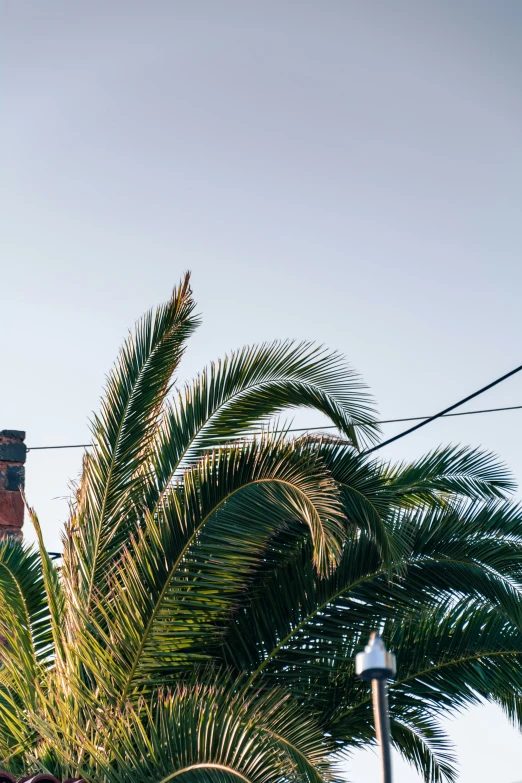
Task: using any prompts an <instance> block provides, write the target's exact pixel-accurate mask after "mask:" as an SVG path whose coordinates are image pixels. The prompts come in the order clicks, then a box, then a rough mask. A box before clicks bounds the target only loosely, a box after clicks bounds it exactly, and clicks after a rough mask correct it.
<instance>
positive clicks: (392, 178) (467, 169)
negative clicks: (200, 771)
mask: <svg viewBox="0 0 522 783" xmlns="http://www.w3.org/2000/svg"><path fill="white" fill-rule="evenodd" d="M521 36H522V3H520V2H519V0H490V1H489V2H483V0H460V2H459V3H455V2H449V1H446V0H437V2H432V1H431V0H424V1H423V2H418V0H394V2H393V3H391V2H389V0H381V1H378V0H365V2H356V1H355V0H327V1H326V2H320V1H319V0H315V1H314V2H310V0H290V1H289V0H262V2H261V0H251V1H250V0H237V1H235V0H219V2H213V1H212V0H191V2H185V1H183V0H148V1H147V2H142V1H141V0H140V1H139V2H137V0H74V2H70V0H39V2H35V0H0V105H1V112H2V123H1V128H0V135H1V139H0V156H1V171H2V176H1V179H0V247H1V257H0V312H1V324H2V327H1V331H0V345H1V352H2V364H1V367H2V372H1V375H0V377H1V382H0V428H17V429H24V430H26V431H27V444H28V446H29V447H31V446H44V445H62V444H75V443H80V444H81V443H85V442H87V441H88V439H89V429H88V419H89V416H90V415H91V413H92V411H93V410H95V409H96V407H97V404H98V400H99V396H100V393H101V390H102V387H103V383H104V378H105V374H106V373H107V371H108V370H109V368H110V366H111V363H112V361H113V359H114V357H115V354H116V351H117V349H118V346H119V345H120V343H121V341H122V339H123V338H124V336H125V334H126V332H127V330H128V329H129V328H130V327H131V326H132V324H133V322H134V321H135V319H136V318H137V317H139V316H140V314H141V313H142V312H143V311H145V310H146V309H148V308H149V307H151V306H153V305H155V304H157V303H159V302H161V301H163V300H165V299H166V298H167V297H168V296H169V293H170V291H171V289H172V287H173V286H174V284H175V283H176V282H177V281H178V280H179V278H180V276H181V275H182V274H183V272H184V271H185V270H187V269H190V270H192V275H193V277H192V280H193V289H194V293H195V296H196V299H197V301H198V309H199V312H200V313H201V314H202V317H203V324H202V326H201V327H200V329H199V331H198V332H197V334H196V335H195V336H194V337H193V339H192V344H191V346H190V349H189V351H188V353H187V355H186V357H185V359H184V360H183V365H182V370H181V376H182V377H192V375H194V374H195V373H196V372H197V371H198V369H200V368H201V367H203V366H204V365H205V364H206V363H207V362H208V361H209V360H210V359H212V358H217V357H219V356H222V355H223V354H224V353H225V352H226V351H228V350H230V349H232V348H234V347H238V346H241V345H244V344H247V343H252V342H257V341H261V340H266V339H273V338H283V337H293V338H297V339H313V340H316V341H317V342H319V343H324V344H326V345H327V346H329V347H331V348H336V349H339V350H340V351H342V352H343V353H344V354H345V355H346V357H347V358H348V360H349V361H350V363H351V364H352V365H353V366H354V367H355V368H356V369H357V370H358V371H359V372H360V373H361V374H362V376H363V377H364V379H365V380H366V382H367V383H368V385H369V386H370V387H371V389H372V392H373V394H374V395H375V398H376V400H377V402H378V407H379V412H380V414H381V416H382V417H383V418H394V417H404V416H415V415H428V414H431V413H433V412H435V411H437V410H440V409H441V408H443V407H445V406H447V405H450V404H451V403H452V402H454V401H456V400H458V399H460V398H462V397H464V396H466V395H467V394H469V393H471V392H472V391H474V390H475V389H477V388H479V387H481V386H483V385H485V384H486V383H488V382H490V381H492V380H494V379H495V378H497V377H498V376H500V375H502V374H504V373H506V372H508V371H509V370H510V369H512V368H513V367H515V366H517V365H519V364H521V363H522V362H521V359H522V351H521V347H520V334H521V326H522V311H521V308H520V290H521V283H522V271H521V264H520V248H521V245H522V221H521V220H520V208H521V198H522V144H521V124H522V47H521V46H520V41H521V40H522V37H521ZM518 404H522V374H521V375H520V376H514V377H513V378H511V379H510V380H508V381H506V382H505V383H504V384H502V385H501V386H499V387H497V388H496V389H494V390H492V391H490V392H488V393H487V394H486V395H484V396H483V397H481V398H480V399H479V400H477V401H474V403H470V404H469V405H468V406H467V408H468V409H473V408H477V407H494V406H502V405H518ZM295 420H296V422H297V423H298V424H299V425H300V426H314V425H318V424H321V423H322V421H321V419H320V418H319V417H318V416H314V415H313V414H311V413H307V414H304V413H299V414H297V415H296V419H295ZM400 426H401V425H394V426H391V425H390V426H387V427H386V428H385V430H384V434H385V435H386V436H390V435H392V434H395V432H398V431H399V427H400ZM402 426H404V425H402ZM521 431H522V411H513V412H505V413H496V414H489V415H483V416H469V417H462V418H451V419H447V420H445V421H438V422H436V423H434V424H432V425H430V426H428V427H425V428H424V429H422V430H421V431H420V432H419V433H416V434H414V435H412V436H410V437H408V438H405V439H404V440H401V441H399V442H398V443H396V444H393V445H392V446H390V447H388V448H387V449H386V451H384V450H383V452H382V454H383V456H384V455H385V456H387V457H389V458H390V459H392V460H398V459H411V458H414V457H416V456H418V455H420V454H422V453H424V452H425V451H427V450H429V449H432V448H435V447H436V446H438V445H440V444H447V443H463V444H471V445H476V446H480V447H482V448H484V449H487V450H491V451H494V452H495V453H496V454H497V455H498V456H499V458H500V459H502V460H503V461H505V462H506V463H507V464H508V465H509V466H510V467H511V469H512V471H513V473H514V474H515V476H516V478H517V479H518V480H519V481H520V480H521V479H522V455H521V451H520V435H521ZM81 453H82V452H81V449H76V450H74V449H71V450H63V451H30V452H29V454H28V458H27V482H26V490H27V495H28V498H29V501H30V502H31V504H33V505H34V506H35V507H36V509H37V511H38V513H39V515H40V518H41V522H42V525H43V529H44V534H45V539H46V542H47V544H48V546H49V548H50V549H59V547H60V539H59V531H60V529H61V526H62V524H63V521H64V520H65V518H66V516H67V497H68V492H69V486H70V482H71V480H74V479H75V478H76V477H77V476H78V472H79V469H80V461H81ZM26 536H27V538H28V539H29V540H32V533H31V531H30V529H29V526H28V525H27V526H26ZM447 728H448V730H449V732H450V734H451V736H452V738H453V739H454V740H455V742H456V744H457V749H458V753H459V758H460V762H461V768H460V769H461V777H460V781H461V783H471V781H473V783H491V780H495V782H496V783H515V782H516V781H519V780H522V738H521V737H520V735H519V734H518V733H517V732H516V731H515V730H514V729H513V728H512V727H511V726H510V725H509V724H508V722H507V720H506V719H505V718H504V717H503V716H502V715H501V713H500V712H499V711H497V710H496V708H493V707H489V706H479V707H476V708H474V709H473V710H471V711H468V712H467V713H465V714H463V715H461V716H458V717H457V718H456V719H454V720H452V721H451V722H448V724H447ZM395 771H396V778H397V779H398V780H399V779H400V780H401V783H418V781H419V780H420V779H419V778H418V777H417V776H416V775H415V774H414V772H412V771H411V770H409V768H407V767H405V766H402V765H401V763H400V762H399V760H397V759H396V761H395ZM346 777H347V780H348V779H349V780H352V781H354V783H363V781H364V783H367V781H370V780H378V761H377V759H376V757H375V754H374V753H373V752H372V751H365V752H360V753H357V754H356V755H355V756H354V757H353V759H352V761H351V762H350V763H349V764H348V765H347V767H346Z"/></svg>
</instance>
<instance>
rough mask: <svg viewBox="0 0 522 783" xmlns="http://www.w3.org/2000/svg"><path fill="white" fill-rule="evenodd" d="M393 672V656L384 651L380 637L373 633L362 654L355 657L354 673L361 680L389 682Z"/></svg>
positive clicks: (394, 670)
mask: <svg viewBox="0 0 522 783" xmlns="http://www.w3.org/2000/svg"><path fill="white" fill-rule="evenodd" d="M395 672H396V662H395V655H394V654H393V653H391V652H388V651H387V650H386V647H385V646H384V642H383V640H382V637H381V636H380V635H379V634H378V633H377V632H376V631H374V632H373V633H372V634H371V636H370V641H369V643H368V644H367V645H366V647H365V648H364V652H360V653H357V655H356V656H355V673H356V674H357V676H358V677H361V678H362V679H363V680H390V679H392V678H393V677H395Z"/></svg>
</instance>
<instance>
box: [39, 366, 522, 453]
mask: <svg viewBox="0 0 522 783" xmlns="http://www.w3.org/2000/svg"><path fill="white" fill-rule="evenodd" d="M497 383H498V381H497ZM486 388H490V387H486ZM478 393H479V392H477V394H478ZM468 399H470V398H468ZM462 404H463V403H462V402H460V403H457V405H462ZM453 407H454V406H453ZM453 407H452V408H448V410H452V409H453ZM519 410H522V405H507V406H505V407H503V408H482V409H481V410H477V411H460V412H459V413H437V414H436V415H435V416H409V417H406V418H403V419H381V421H378V422H376V424H398V423H400V422H403V421H421V422H422V424H420V425H417V426H416V427H412V428H410V429H409V430H406V431H405V432H403V433H399V435H396V436H395V438H391V439H390V440H385V441H383V443H380V444H379V445H378V446H376V447H375V448H374V449H371V451H375V449H376V448H381V446H384V445H386V444H387V443H390V442H391V440H397V438H399V437H400V438H402V437H403V436H404V435H407V434H408V433H409V432H412V431H413V430H414V429H418V427H422V426H423V424H428V422H430V421H433V420H434V419H437V418H444V419H446V418H448V419H449V418H451V417H452V416H474V415H476V414H478V413H497V412H499V411H519ZM336 429H337V427H336V426H335V424H332V425H329V424H328V425H326V426H325V427H293V428H291V429H289V430H275V432H314V431H316V430H320V431H321V432H322V431H323V430H336ZM91 447H92V443H73V444H70V445H65V446H31V448H28V449H27V451H43V450H48V449H89V448H91ZM366 453H368V452H366Z"/></svg>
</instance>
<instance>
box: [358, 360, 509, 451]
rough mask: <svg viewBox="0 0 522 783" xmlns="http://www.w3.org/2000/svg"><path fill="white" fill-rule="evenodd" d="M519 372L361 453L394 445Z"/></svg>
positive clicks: (484, 387) (493, 383)
mask: <svg viewBox="0 0 522 783" xmlns="http://www.w3.org/2000/svg"><path fill="white" fill-rule="evenodd" d="M520 370H522V364H521V365H519V366H518V367H515V369H514V370H511V371H510V372H507V373H506V374H505V375H502V376H501V377H500V378H497V380H496V381H493V382H492V383H488V385H487V386H483V387H482V389H479V390H478V391H476V392H473V394H469V395H468V396H467V397H464V399H462V400H459V402H456V403H455V404H454V405H450V406H449V408H444V410H442V411H440V412H439V413H436V414H435V415H434V416H429V418H427V419H425V420H424V421H421V422H420V424H415V425H414V426H413V427H409V428H408V429H407V430H404V432H399V434H398V435H394V436H393V438H388V440H383V442H382V443H378V444H377V445H376V446H373V447H372V448H371V449H367V450H366V451H365V452H363V453H364V454H371V453H372V452H373V451H377V450H378V449H382V448H383V446H388V445H389V444H390V443H394V442H395V441H396V440H400V438H405V437H406V435H410V434H411V433H412V432H415V430H419V429H420V428H421V427H425V426H426V424H430V422H432V421H435V419H440V418H441V417H442V416H447V415H448V414H449V412H450V411H454V410H455V408H459V407H460V406H461V405H464V403H466V402H469V401H470V400H473V399H474V398H475V397H478V396H479V394H483V393H484V392H486V391H488V389H492V388H493V386H497V385H498V384H499V383H502V381H505V380H507V378H511V376H512V375H515V374H516V373H517V372H520Z"/></svg>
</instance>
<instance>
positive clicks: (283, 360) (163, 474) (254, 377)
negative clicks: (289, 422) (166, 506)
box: [153, 341, 378, 497]
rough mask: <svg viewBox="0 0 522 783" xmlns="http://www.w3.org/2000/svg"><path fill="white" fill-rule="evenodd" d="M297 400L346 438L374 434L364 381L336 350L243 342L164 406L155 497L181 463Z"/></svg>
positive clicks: (249, 429)
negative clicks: (332, 425) (322, 416)
mask: <svg viewBox="0 0 522 783" xmlns="http://www.w3.org/2000/svg"><path fill="white" fill-rule="evenodd" d="M297 407H306V408H314V409H316V410H318V411H320V412H321V413H323V414H325V415H326V416H328V418H329V419H330V420H331V421H332V422H333V423H334V424H335V425H336V426H337V427H338V428H339V430H340V431H341V432H342V433H344V435H345V436H346V437H347V438H349V439H350V441H351V442H352V443H353V444H354V445H357V444H358V443H359V442H361V443H367V442H374V440H375V437H376V435H377V433H378V425H377V424H376V422H375V410H374V408H373V404H372V400H371V398H370V396H369V394H368V392H367V391H366V387H365V385H364V384H363V383H362V381H361V379H360V378H359V376H358V375H357V374H356V373H355V372H354V371H353V370H352V369H351V368H349V367H348V366H347V365H346V364H345V362H344V360H343V358H342V356H340V354H338V353H329V352H327V351H325V350H324V349H322V348H320V347H317V346H314V345H313V344H312V343H294V342H291V341H287V342H273V343H263V344H262V345H254V346H251V347H246V348H243V349H241V350H239V351H235V352H234V353H232V354H231V355H230V356H226V357H225V358H224V359H223V360H222V361H219V362H217V363H212V364H211V365H210V367H208V368H207V369H205V370H204V371H203V372H202V374H201V375H200V376H198V377H197V378H196V380H195V381H194V382H193V383H192V384H187V385H186V386H185V387H184V388H183V389H181V390H180V391H179V392H178V394H177V396H176V398H175V401H174V404H173V405H172V406H170V407H168V408H167V410H166V415H165V418H164V421H163V425H162V427H161V429H160V430H159V432H158V437H157V442H156V446H155V455H154V463H153V466H154V469H153V472H154V476H155V478H156V490H157V492H158V493H159V496H160V497H161V494H162V492H163V491H165V489H166V488H167V487H168V486H169V484H170V482H171V481H172V479H173V478H174V476H175V475H176V473H177V471H179V469H180V468H181V467H182V466H183V465H187V464H191V463H193V462H194V461H195V460H198V459H199V458H200V457H201V456H202V455H203V454H205V452H206V451H207V450H208V449H212V448H214V447H215V446H216V444H219V443H222V442H223V441H231V440H233V439H235V438H239V437H243V436H245V435H248V434H250V433H251V432H252V430H257V431H259V428H260V427H262V426H263V425H266V424H267V423H268V422H269V421H270V419H271V418H272V417H274V416H276V415H278V414H280V413H281V412H282V411H284V410H288V409H290V408H297Z"/></svg>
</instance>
